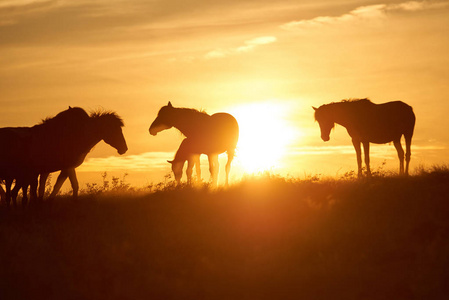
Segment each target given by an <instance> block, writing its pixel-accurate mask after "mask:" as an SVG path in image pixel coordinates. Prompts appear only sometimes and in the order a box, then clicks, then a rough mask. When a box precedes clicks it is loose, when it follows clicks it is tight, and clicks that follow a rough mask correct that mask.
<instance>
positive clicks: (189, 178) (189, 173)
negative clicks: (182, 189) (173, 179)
mask: <svg viewBox="0 0 449 300" xmlns="http://www.w3.org/2000/svg"><path fill="white" fill-rule="evenodd" d="M194 164H195V160H194V159H193V158H192V157H189V159H188V160H187V169H186V175H187V184H189V185H190V184H192V173H193V165H194Z"/></svg>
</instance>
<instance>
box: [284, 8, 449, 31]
mask: <svg viewBox="0 0 449 300" xmlns="http://www.w3.org/2000/svg"><path fill="white" fill-rule="evenodd" d="M446 6H449V2H430V1H408V2H403V3H399V4H375V5H368V6H360V7H357V8H355V9H354V10H352V11H350V12H349V13H346V14H343V15H340V16H319V17H315V18H313V19H306V20H299V21H292V22H288V23H285V24H283V25H281V26H280V27H281V28H282V29H284V30H301V29H309V28H316V27H322V26H330V25H338V24H345V23H353V22H357V21H376V20H382V19H385V18H386V17H387V13H388V12H394V11H397V12H400V11H404V12H414V11H421V10H426V9H435V8H442V7H446Z"/></svg>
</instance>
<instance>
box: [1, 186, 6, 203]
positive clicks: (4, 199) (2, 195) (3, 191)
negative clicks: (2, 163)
mask: <svg viewBox="0 0 449 300" xmlns="http://www.w3.org/2000/svg"><path fill="white" fill-rule="evenodd" d="M0 183H1V180H0ZM5 201H6V193H5V190H4V189H3V187H2V186H1V185H0V203H1V202H5Z"/></svg>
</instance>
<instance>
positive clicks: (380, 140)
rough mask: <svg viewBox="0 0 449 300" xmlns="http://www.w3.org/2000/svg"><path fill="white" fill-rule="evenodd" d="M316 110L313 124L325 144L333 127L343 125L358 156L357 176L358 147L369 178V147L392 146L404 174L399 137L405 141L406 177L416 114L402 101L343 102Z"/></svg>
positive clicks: (358, 157) (362, 100) (360, 171)
mask: <svg viewBox="0 0 449 300" xmlns="http://www.w3.org/2000/svg"><path fill="white" fill-rule="evenodd" d="M313 109H314V110H315V120H316V121H318V123H319V125H320V130H321V138H322V139H323V141H325V142H327V141H328V140H329V139H330V138H329V134H330V131H331V129H332V128H333V127H334V126H335V123H337V124H340V125H342V126H343V127H345V128H346V130H347V131H348V134H349V135H350V136H351V138H352V144H353V145H354V148H355V152H356V155H357V166H358V175H359V176H361V175H362V156H361V146H360V144H363V150H364V154H365V164H366V171H367V174H368V176H369V175H371V170H370V166H369V162H370V159H369V143H376V144H385V143H389V142H393V144H394V146H395V148H396V151H397V152H398V157H399V174H403V173H404V150H403V149H402V145H401V137H402V136H404V138H405V145H406V152H405V161H406V165H405V174H406V175H408V173H409V164H410V156H411V143H412V136H413V131H414V128H415V114H414V113H413V109H412V107H411V106H409V105H407V104H405V103H404V102H401V101H393V102H387V103H382V104H374V103H373V102H371V101H370V100H369V99H366V98H365V99H354V100H342V101H341V102H333V103H330V104H325V105H322V106H320V107H319V108H315V107H313Z"/></svg>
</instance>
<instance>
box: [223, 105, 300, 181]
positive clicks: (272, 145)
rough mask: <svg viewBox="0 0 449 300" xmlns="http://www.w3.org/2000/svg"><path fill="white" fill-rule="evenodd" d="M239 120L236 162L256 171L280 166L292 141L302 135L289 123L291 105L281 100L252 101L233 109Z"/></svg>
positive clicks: (248, 169) (249, 171)
mask: <svg viewBox="0 0 449 300" xmlns="http://www.w3.org/2000/svg"><path fill="white" fill-rule="evenodd" d="M230 112H231V114H233V115H234V116H235V118H236V119H237V121H238V122H239V127H240V137H239V143H238V145H237V155H236V162H238V164H239V165H241V166H242V168H243V169H244V171H245V172H248V173H253V172H260V171H265V170H270V169H273V168H277V167H280V164H281V163H282V158H283V156H284V155H285V154H286V152H287V148H288V146H289V145H290V143H291V142H292V141H293V140H294V139H295V136H298V132H296V131H295V129H294V128H293V126H292V125H290V124H289V122H288V119H287V118H288V113H289V107H288V105H286V104H281V103H279V102H277V101H269V102H262V103H251V104H246V105H242V106H238V107H235V108H234V109H231V110H230Z"/></svg>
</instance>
